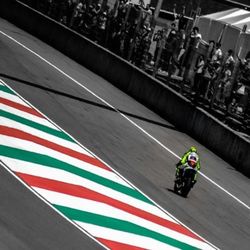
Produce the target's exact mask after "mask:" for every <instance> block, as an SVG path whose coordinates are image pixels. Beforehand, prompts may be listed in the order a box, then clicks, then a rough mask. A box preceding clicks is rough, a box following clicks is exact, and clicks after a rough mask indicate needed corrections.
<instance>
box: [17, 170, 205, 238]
mask: <svg viewBox="0 0 250 250" xmlns="http://www.w3.org/2000/svg"><path fill="white" fill-rule="evenodd" d="M16 174H17V175H18V176H19V177H20V178H22V179H23V180H24V181H25V182H27V183H28V184H29V185H30V186H33V187H38V188H42V189H47V190H50V191H54V192H58V193H63V194H67V195H71V196H76V197H80V198H84V199H88V200H94V201H97V202H102V203H105V204H107V205H110V206H112V207H115V208H118V209H120V210H123V211H125V212H127V213H130V214H133V215H135V216H138V217H140V218H143V219H146V220H148V221H151V222H153V223H156V224H158V225H161V226H163V227H166V228H169V229H171V230H173V231H176V232H178V233H181V234H185V235H187V236H189V237H192V238H194V239H197V240H200V241H203V240H202V239H201V238H199V237H198V236H197V235H195V234H194V233H192V232H191V231H189V230H188V229H186V228H185V227H183V226H181V225H179V224H177V223H174V222H172V221H168V220H166V219H163V218H161V217H159V216H157V215H153V214H151V213H148V212H146V211H143V210H141V209H139V208H136V207H133V206H131V205H128V204H126V203H124V202H121V201H118V200H115V199H113V198H110V197H108V196H105V195H103V194H100V193H97V192H95V191H92V190H90V189H87V188H85V187H82V186H79V185H73V184H69V183H65V182H60V181H55V180H51V179H46V178H42V177H37V176H33V175H28V174H23V173H16Z"/></svg>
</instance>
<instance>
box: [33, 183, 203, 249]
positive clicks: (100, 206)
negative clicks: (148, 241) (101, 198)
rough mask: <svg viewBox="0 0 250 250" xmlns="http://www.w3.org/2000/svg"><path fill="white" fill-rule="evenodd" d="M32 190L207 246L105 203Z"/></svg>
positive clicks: (55, 200) (59, 202)
mask: <svg viewBox="0 0 250 250" xmlns="http://www.w3.org/2000/svg"><path fill="white" fill-rule="evenodd" d="M33 188H34V189H35V190H36V191H37V192H38V193H39V194H41V195H42V196H43V197H45V198H46V200H48V201H49V202H50V203H52V204H56V205H60V206H66V207H69V208H73V209H77V210H80V211H85V212H89V213H93V214H98V215H102V216H107V217H111V218H115V219H118V220H122V221H128V222H131V223H134V224H137V225H139V226H142V227H144V228H147V229H149V230H152V231H155V232H157V233H160V234H163V235H166V236H168V237H171V238H173V239H180V241H181V242H184V243H186V244H189V245H192V246H195V247H197V248H200V249H202V248H203V249H204V247H206V246H207V244H206V243H205V242H203V241H200V240H197V239H194V238H192V237H189V236H187V235H185V234H182V233H179V232H177V231H174V230H171V229H169V228H167V227H164V226H161V225H159V224H156V223H154V222H151V221H150V220H146V219H143V218H141V217H139V216H135V215H133V214H130V213H128V212H125V211H123V210H121V209H117V208H115V207H112V206H109V205H107V204H105V203H101V202H96V201H92V200H88V199H83V198H78V197H75V196H71V195H66V194H61V193H58V192H54V191H49V190H46V189H42V188H37V187H33Z"/></svg>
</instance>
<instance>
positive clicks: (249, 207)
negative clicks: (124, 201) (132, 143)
mask: <svg viewBox="0 0 250 250" xmlns="http://www.w3.org/2000/svg"><path fill="white" fill-rule="evenodd" d="M0 33H1V34H2V35H4V36H5V37H7V38H9V39H10V40H12V41H13V42H15V43H17V44H19V45H20V46H21V47H23V48H24V49H26V50H28V51H29V52H30V53H32V54H33V55H35V56H37V57H38V58H40V59H41V60H42V61H44V62H46V63H47V64H48V65H50V66H51V67H53V68H54V69H55V70H57V71H58V72H60V73H61V74H62V75H64V76H65V77H67V78H68V79H70V80H71V81H73V82H75V83H76V84H77V85H79V86H80V87H82V88H84V89H85V90H86V91H87V92H89V93H90V94H92V95H93V96H95V97H96V98H97V99H99V100H100V101H102V102H103V103H105V104H106V105H107V106H108V107H110V108H112V109H113V110H115V111H116V112H117V113H119V114H120V115H121V116H123V117H124V118H125V119H126V120H128V121H129V122H130V123H131V124H133V125H134V126H135V127H137V128H138V129H139V130H140V131H141V132H143V133H144V134H146V135H147V136H148V137H149V138H151V139H152V140H153V141H155V142H156V143H157V144H158V145H160V146H161V147H162V148H164V149H165V150H167V151H168V152H169V153H171V154H172V155H174V156H175V157H176V158H178V159H180V156H178V155H177V154H175V153H174V152H173V151H172V150H170V149H169V148H168V147H166V146H165V145H164V144H162V143H161V142H160V141H158V140H157V139H156V138H155V137H153V136H152V135H150V134H149V133H148V132H146V131H145V130H144V129H143V128H141V127H140V126H139V125H137V124H136V123H135V122H133V121H132V120H131V119H129V118H128V117H127V116H125V115H124V114H122V113H121V112H120V111H119V110H118V109H116V108H115V107H113V106H112V105H111V104H109V103H108V102H107V101H105V100H104V99H102V98H101V97H99V96H98V95H97V94H95V93H94V92H92V91H91V90H89V89H88V88H87V87H85V86H83V85H82V84H81V83H80V82H78V81H77V80H75V79H74V78H73V77H71V76H70V75H68V74H67V73H65V72H64V71H62V70H61V69H59V68H58V67H57V66H55V65H54V64H52V63H51V62H49V61H48V60H46V59H45V58H43V57H42V56H40V55H39V54H37V53H36V52H34V51H33V50H31V49H29V48H28V47H27V46H25V45H23V44H22V43H20V42H19V41H17V40H16V39H14V38H13V37H11V36H9V35H7V34H6V33H4V32H3V31H1V30H0ZM107 165H108V164H107ZM112 169H113V168H112ZM114 171H115V170H114ZM115 172H116V173H117V171H115ZM117 174H119V173H117ZM200 174H201V175H202V176H203V177H205V178H206V179H207V180H208V181H210V182H211V183H212V184H214V185H215V186H216V187H218V188H219V189H220V190H222V191H223V192H225V193H226V194H228V195H229V196H230V197H232V198H233V199H235V200H236V201H237V202H239V203H240V204H241V205H243V206H244V207H245V208H247V209H249V210H250V206H248V205H247V204H245V203H244V202H243V201H241V200H240V199H238V198H237V197H236V196H234V195H233V194H231V193H230V192H228V191H227V190H226V189H224V188H223V187H221V186H220V185H219V184H217V183H216V182H214V181H213V180H211V179H210V178H209V177H207V176H206V175H205V174H203V173H201V172H200ZM119 176H120V174H119ZM123 178H124V177H123ZM127 181H128V180H127ZM128 183H130V182H129V181H128ZM130 184H131V185H132V186H134V185H133V184H132V183H130ZM137 189H138V188H137ZM138 190H139V189H138ZM140 192H141V193H143V192H142V191H141V190H140ZM143 194H144V193H143ZM144 195H145V196H146V197H148V196H147V195H146V194H144ZM148 198H149V197H148ZM149 199H150V198H149ZM150 200H151V201H153V200H152V199H150ZM153 202H154V201H153ZM154 203H155V202H154ZM155 204H156V203H155ZM156 205H157V206H158V207H159V208H161V209H162V210H163V211H165V212H166V213H167V214H169V212H167V211H166V210H165V209H163V208H162V207H160V206H159V205H158V204H156ZM171 216H172V217H173V218H175V217H174V216H173V215H171ZM175 219H176V221H178V222H179V223H180V224H182V225H184V224H183V223H182V222H180V221H179V220H178V219H177V218H175ZM184 226H185V225H184ZM185 227H186V228H188V227H187V226H185ZM188 229H189V230H191V229H190V228H188ZM191 231H192V230H191ZM192 232H193V231H192ZM210 244H211V243H210ZM211 245H212V244H211ZM215 248H216V247H215Z"/></svg>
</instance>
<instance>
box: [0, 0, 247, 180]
mask: <svg viewBox="0 0 250 250" xmlns="http://www.w3.org/2000/svg"><path fill="white" fill-rule="evenodd" d="M0 15H1V16H2V17H4V18H5V19H7V20H9V21H11V22H12V23H14V24H15V25H17V26H19V27H20V28H22V29H24V30H26V31H27V32H29V33H31V34H33V35H35V36H37V37H38V38H40V39H41V40H43V41H45V42H46V43H48V44H50V45H52V46H53V47H55V48H56V49H58V50H60V51H61V52H63V53H64V54H66V55H67V56H69V57H71V58H72V59H74V60H75V61H77V62H79V63H81V64H82V65H83V66H85V67H87V68H89V69H90V70H92V71H94V72H95V73H97V74H98V75H100V76H102V77H103V78H105V79H107V80H108V81H110V82H111V83H112V84H114V85H115V86H117V87H118V88H120V89H121V90H123V91H124V92H126V93H127V94H129V95H131V96H132V97H134V98H135V99H136V100H138V101H140V102H141V103H143V104H144V105H146V106H147V107H149V108H150V109H152V110H154V111H155V112H156V113H158V114H159V115H160V116H162V117H163V118H165V119H167V120H169V121H170V122H172V123H173V124H174V125H175V126H177V127H178V128H179V129H181V130H182V131H184V132H186V133H188V134H189V135H191V136H192V137H194V138H195V139H197V140H198V141H200V142H201V143H202V144H203V145H205V146H206V147H208V148H209V149H211V150H212V151H213V152H215V153H216V154H217V155H219V156H220V157H222V158H223V159H224V160H226V161H228V162H229V163H230V164H232V165H233V166H235V168H237V169H238V170H240V171H241V172H242V173H244V174H245V175H247V176H248V177H250V154H249V152H250V143H249V142H248V141H247V140H246V139H244V138H242V137H240V136H239V135H237V134H236V133H235V132H234V131H232V130H231V129H229V128H227V127H226V126H224V124H222V123H220V122H219V121H217V120H216V119H214V118H213V117H212V116H210V115H209V114H207V113H206V112H204V111H203V110H201V109H199V108H196V107H195V106H194V105H193V104H192V103H190V101H188V100H187V99H185V98H184V97H182V96H181V95H179V94H178V93H176V92H175V91H173V90H172V89H170V88H168V87H167V86H165V85H163V84H162V83H161V82H159V81H157V80H156V79H154V78H152V77H151V76H149V75H147V74H146V73H144V72H143V71H141V70H138V69H137V68H136V67H134V66H133V65H131V64H129V63H128V62H126V61H124V60H122V59H121V58H119V57H117V56H116V55H114V54H112V53H110V52H109V51H107V50H106V49H103V48H102V47H100V46H98V45H96V44H95V43H93V42H91V41H90V40H88V39H86V38H84V37H82V36H80V35H79V34H77V33H75V32H73V31H71V30H70V29H68V28H67V27H65V26H63V25H61V24H59V23H57V22H55V21H54V20H51V19H50V18H48V17H46V16H44V15H42V14H40V13H38V12H36V11H34V10H32V9H31V8H29V7H27V6H25V5H23V4H22V3H20V2H18V1H14V0H1V1H0Z"/></svg>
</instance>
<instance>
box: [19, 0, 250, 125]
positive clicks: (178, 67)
mask: <svg viewBox="0 0 250 250" xmlns="http://www.w3.org/2000/svg"><path fill="white" fill-rule="evenodd" d="M23 1H24V0H23ZM31 2H32V5H33V6H32V7H35V8H36V9H37V10H38V11H40V12H42V13H44V14H46V15H48V16H49V17H51V18H53V19H55V20H57V21H58V22H61V23H62V24H64V25H66V26H68V27H69V28H71V29H73V30H75V31H77V32H79V33H80V34H83V35H84V36H86V37H88V38H89V39H91V40H93V41H94V42H96V43H98V44H100V45H102V46H104V47H106V48H108V49H109V50H111V51H112V52H114V53H116V54H117V55H119V56H121V57H123V58H124V59H126V60H128V61H130V62H131V63H133V64H135V65H136V66H137V67H139V68H141V69H143V70H146V71H147V72H149V73H151V74H153V75H154V76H156V77H157V76H159V75H163V76H164V75H165V76H166V77H167V80H168V81H171V79H177V78H178V79H183V81H182V82H185V80H186V79H188V80H189V81H188V84H180V86H182V87H183V86H186V87H187V88H188V89H189V92H188V93H189V94H190V97H192V100H194V102H196V103H197V104H201V105H202V104H204V105H207V106H208V107H209V108H210V109H215V108H217V109H220V110H221V111H223V112H224V113H225V116H236V118H237V119H242V121H247V120H248V118H249V116H250V91H249V89H250V52H249V53H248V54H247V56H246V58H245V59H244V60H240V59H239V58H238V56H237V55H235V54H234V51H233V50H232V49H230V50H228V51H227V52H223V51H222V49H221V43H220V42H219V41H209V43H204V41H203V40H202V37H201V34H200V33H199V28H198V27H192V24H191V26H190V23H189V21H188V20H187V19H185V18H184V15H183V14H180V15H175V20H174V21H171V23H169V24H166V25H164V27H162V28H156V27H155V23H154V20H153V12H152V9H151V8H150V6H149V5H148V6H144V2H143V1H140V5H134V4H132V3H131V2H130V1H129V0H117V1H116V3H115V5H114V6H113V7H112V8H110V7H109V6H108V4H107V0H103V1H100V0H36V1H31ZM201 44H203V45H205V48H206V53H204V52H203V53H199V46H200V45H201ZM194 60H195V63H194ZM192 65H193V66H192ZM191 68H192V69H193V71H192V72H193V74H192V78H191V80H190V77H189V78H187V77H186V75H187V72H189V73H190V69H191ZM249 120H250V118H249Z"/></svg>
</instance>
